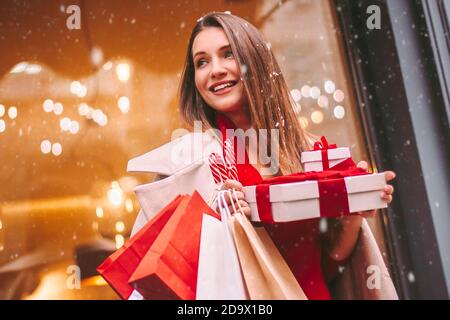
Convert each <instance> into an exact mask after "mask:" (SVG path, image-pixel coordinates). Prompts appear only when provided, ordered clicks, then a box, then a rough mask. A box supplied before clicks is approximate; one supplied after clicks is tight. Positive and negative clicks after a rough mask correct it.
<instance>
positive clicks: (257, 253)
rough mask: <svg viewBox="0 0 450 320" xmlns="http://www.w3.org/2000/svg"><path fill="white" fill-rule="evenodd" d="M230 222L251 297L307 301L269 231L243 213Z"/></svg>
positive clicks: (256, 298)
mask: <svg viewBox="0 0 450 320" xmlns="http://www.w3.org/2000/svg"><path fill="white" fill-rule="evenodd" d="M229 194H231V193H229ZM241 211H242V210H241ZM228 221H229V224H230V230H231V232H232V235H233V238H234V241H235V244H236V248H237V252H238V256H239V262H240V265H241V269H242V273H243V275H244V280H245V284H246V288H247V291H248V294H249V297H250V299H252V300H260V299H264V300H266V299H267V300H284V299H289V300H306V299H307V297H306V295H305V293H304V292H303V290H302V288H301V287H300V285H299V283H298V282H297V280H296V279H295V277H294V275H293V274H292V272H291V270H290V269H289V266H288V265H287V263H286V261H284V259H283V257H282V256H281V254H280V252H279V251H278V249H277V248H276V246H275V244H274V243H273V241H272V239H270V237H269V235H268V233H267V231H266V230H265V229H264V228H263V227H257V228H255V227H254V226H253V225H252V224H251V223H250V221H248V219H247V217H246V216H245V215H244V214H243V213H242V212H238V213H235V214H234V215H232V216H230V218H229V220H228Z"/></svg>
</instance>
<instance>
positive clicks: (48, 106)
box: [42, 99, 54, 112]
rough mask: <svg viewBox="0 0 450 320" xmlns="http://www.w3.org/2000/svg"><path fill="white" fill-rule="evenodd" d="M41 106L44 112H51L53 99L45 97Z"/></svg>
mask: <svg viewBox="0 0 450 320" xmlns="http://www.w3.org/2000/svg"><path fill="white" fill-rule="evenodd" d="M42 107H43V108H44V111H45V112H52V111H53V107H54V105H53V100H51V99H47V100H45V101H44V103H43V104H42Z"/></svg>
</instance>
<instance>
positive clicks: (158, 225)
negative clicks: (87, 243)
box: [97, 195, 186, 299]
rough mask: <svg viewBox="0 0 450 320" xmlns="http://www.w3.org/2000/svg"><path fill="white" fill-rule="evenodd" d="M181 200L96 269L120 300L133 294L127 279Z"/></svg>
mask: <svg viewBox="0 0 450 320" xmlns="http://www.w3.org/2000/svg"><path fill="white" fill-rule="evenodd" d="M185 197H186V196H185ZM183 199H184V198H183V196H180V195H179V196H177V197H176V198H175V199H174V200H172V201H171V202H170V203H169V204H168V205H166V206H165V207H164V208H163V209H161V211H160V212H158V213H157V214H156V215H155V216H154V217H153V219H151V220H150V221H149V222H148V223H147V224H146V225H145V226H144V227H143V228H142V229H141V230H139V231H138V232H137V233H136V234H135V235H134V236H133V237H131V238H130V239H129V240H128V241H127V242H125V243H124V245H123V246H122V247H121V248H120V249H119V250H117V251H116V252H114V253H113V254H112V255H111V256H109V257H108V258H107V259H106V260H105V261H104V262H103V263H102V264H101V265H100V266H98V267H97V271H98V273H100V275H101V276H102V277H103V278H104V279H105V280H106V281H107V282H108V283H109V285H110V286H111V287H112V288H113V289H114V290H115V291H116V292H117V294H118V295H119V296H120V297H121V298H122V299H128V298H129V296H130V295H131V293H132V292H133V290H134V288H133V287H132V286H131V285H130V284H129V283H128V279H129V278H130V276H131V275H132V273H133V272H134V271H135V270H136V268H137V266H138V265H139V262H140V261H141V259H142V257H143V256H144V255H145V254H146V252H147V251H148V249H149V248H150V246H151V245H152V243H153V242H154V241H155V239H156V237H157V236H158V234H159V233H160V232H161V230H162V229H163V228H164V226H165V225H166V223H167V221H169V219H170V217H171V216H172V215H173V214H174V212H175V210H176V209H177V208H178V206H179V204H180V202H181V201H182V200H183Z"/></svg>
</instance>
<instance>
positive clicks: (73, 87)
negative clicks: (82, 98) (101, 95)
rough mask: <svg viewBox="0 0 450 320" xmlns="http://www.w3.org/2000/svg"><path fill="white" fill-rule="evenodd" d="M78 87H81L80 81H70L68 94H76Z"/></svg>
mask: <svg viewBox="0 0 450 320" xmlns="http://www.w3.org/2000/svg"><path fill="white" fill-rule="evenodd" d="M80 87H81V83H80V81H72V82H71V83H70V92H71V93H73V94H78V91H79V90H80Z"/></svg>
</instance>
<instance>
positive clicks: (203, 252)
mask: <svg viewBox="0 0 450 320" xmlns="http://www.w3.org/2000/svg"><path fill="white" fill-rule="evenodd" d="M218 202H219V208H222V210H220V212H221V219H222V220H221V221H220V220H218V219H216V218H214V217H212V216H210V215H206V214H204V215H203V221H202V231H201V238H200V256H199V264H198V276H197V292H196V299H197V300H245V299H248V297H247V293H246V289H245V285H244V279H243V277H242V273H241V268H240V264H239V260H238V255H237V251H236V247H235V245H234V240H233V238H232V236H231V233H230V230H229V227H228V223H227V221H228V214H227V213H226V211H225V210H223V202H222V199H220V200H218Z"/></svg>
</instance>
